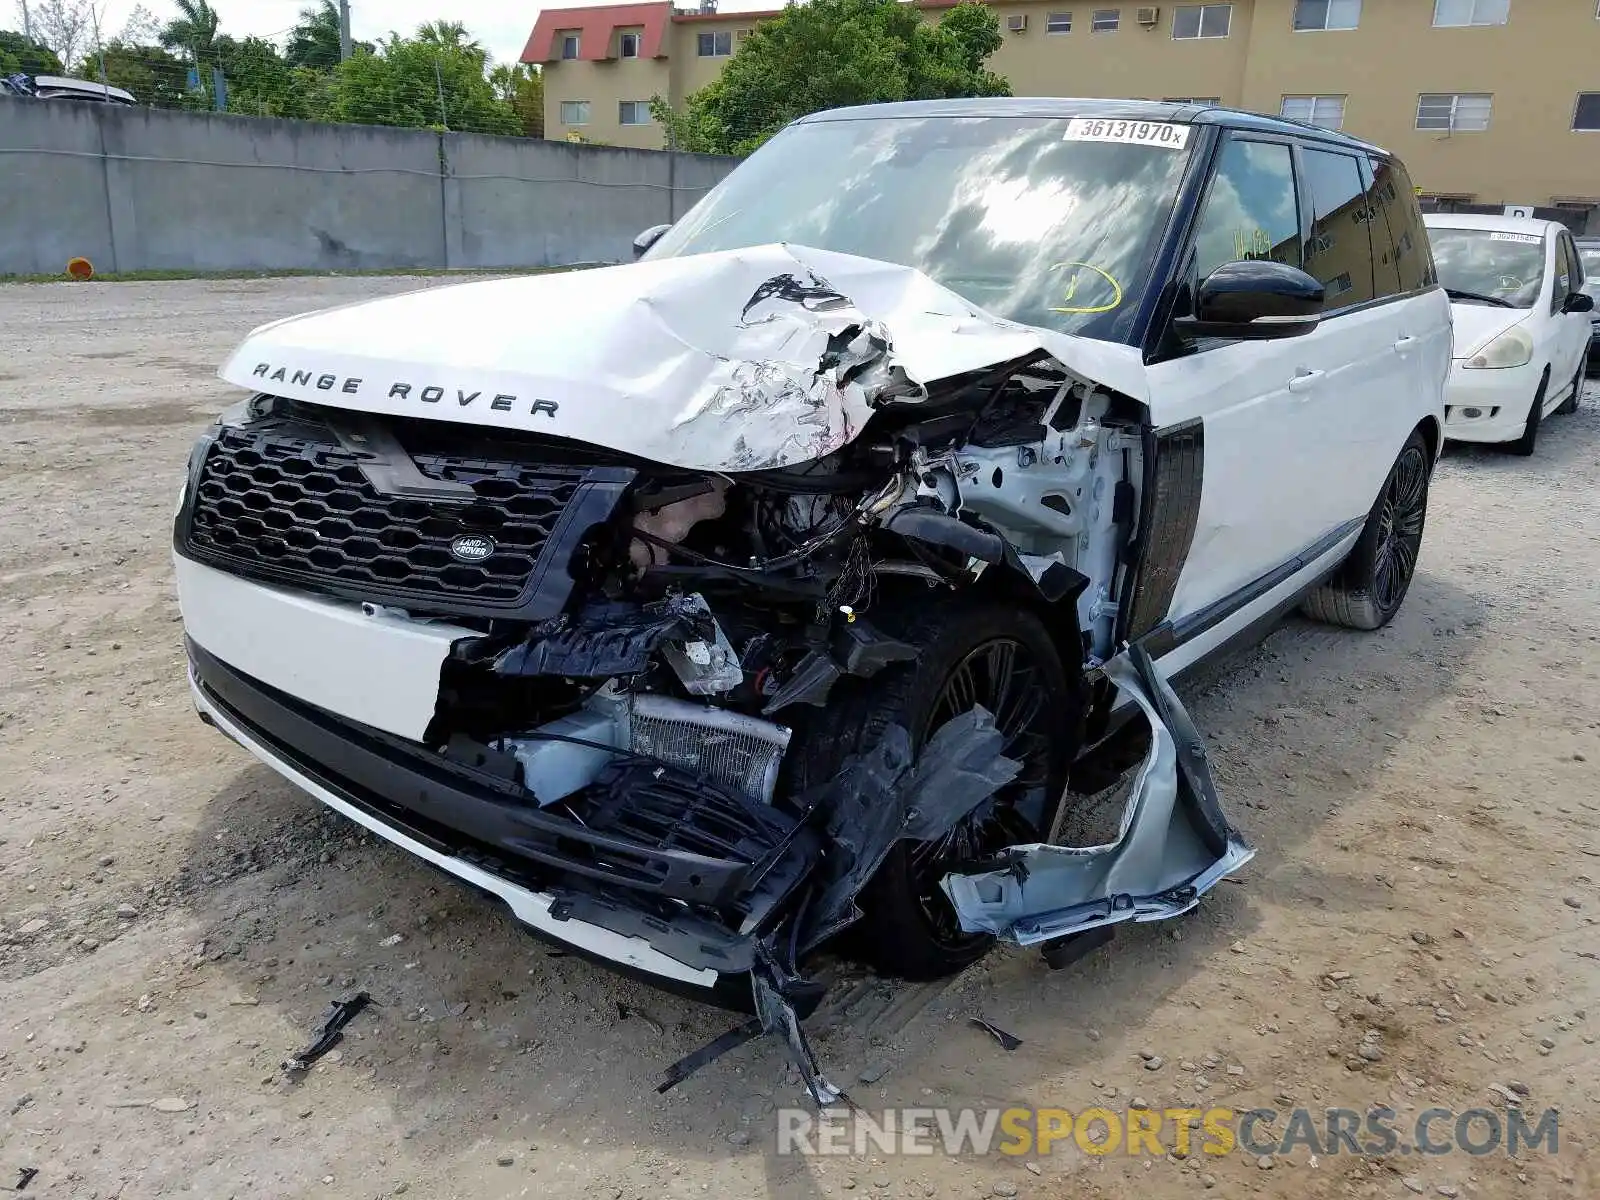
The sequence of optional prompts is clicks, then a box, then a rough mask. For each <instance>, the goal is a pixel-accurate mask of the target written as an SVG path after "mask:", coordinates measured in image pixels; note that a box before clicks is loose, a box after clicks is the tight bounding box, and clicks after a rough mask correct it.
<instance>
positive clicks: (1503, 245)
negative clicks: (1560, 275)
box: [1428, 228, 1544, 308]
mask: <svg viewBox="0 0 1600 1200" xmlns="http://www.w3.org/2000/svg"><path fill="white" fill-rule="evenodd" d="M1428 240H1429V241H1431V242H1432V243H1433V258H1434V261H1435V262H1436V263H1437V264H1438V267H1439V282H1440V283H1441V284H1442V285H1443V286H1444V287H1445V289H1446V290H1447V291H1452V292H1468V293H1471V294H1472V295H1477V296H1488V297H1491V298H1492V299H1494V300H1499V301H1503V302H1504V303H1505V304H1507V305H1509V306H1510V307H1512V308H1532V307H1533V306H1534V303H1535V302H1536V301H1537V300H1538V299H1539V291H1540V288H1541V287H1542V285H1543V284H1544V235H1542V234H1537V233H1502V232H1500V231H1499V230H1498V229H1439V228H1433V229H1430V230H1428Z"/></svg>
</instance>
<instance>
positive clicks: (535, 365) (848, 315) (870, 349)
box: [221, 244, 1146, 471]
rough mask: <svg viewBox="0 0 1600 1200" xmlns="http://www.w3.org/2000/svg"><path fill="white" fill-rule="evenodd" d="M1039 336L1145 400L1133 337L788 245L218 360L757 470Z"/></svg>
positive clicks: (327, 314) (436, 306) (440, 295)
mask: <svg viewBox="0 0 1600 1200" xmlns="http://www.w3.org/2000/svg"><path fill="white" fill-rule="evenodd" d="M1041 350H1043V351H1047V352H1048V353H1050V354H1051V355H1052V356H1054V357H1055V358H1056V359H1057V360H1058V361H1060V362H1061V363H1062V364H1063V365H1064V366H1065V367H1066V368H1067V369H1068V370H1069V371H1070V372H1071V373H1072V374H1074V375H1075V376H1076V377H1078V378H1079V379H1081V380H1082V381H1084V382H1094V383H1099V384H1102V385H1104V386H1106V387H1109V388H1113V389H1116V390H1119V391H1122V392H1124V393H1125V394H1127V395H1129V396H1131V397H1133V398H1134V399H1136V400H1143V399H1144V398H1145V396H1144V393H1145V391H1146V389H1145V386H1144V382H1143V375H1142V373H1141V370H1140V363H1139V357H1138V353H1137V351H1135V350H1133V349H1132V348H1130V347H1126V346H1119V345H1113V344H1111V343H1108V342H1096V341H1091V340H1088V339H1085V338H1077V337H1071V336H1068V335H1066V334H1059V333H1054V332H1052V331H1050V330H1045V329H1038V328H1034V327H1031V326H1025V325H1019V324H1016V323H1013V322H1010V321H1004V320H1001V319H999V318H997V317H994V316H992V315H990V314H989V313H987V312H984V311H983V310H982V309H979V308H976V307H974V306H973V305H972V304H970V303H968V302H967V301H966V300H964V299H963V298H962V297H960V296H958V295H957V294H956V293H954V292H952V291H950V290H949V289H948V288H945V287H943V286H941V285H940V284H938V283H935V282H934V281H933V280H932V279H930V278H928V277H927V276H926V275H923V274H922V273H921V272H919V271H916V270H914V269H912V268H910V267H904V266H899V265H897V264H893V263H885V262H879V261H877V260H875V259H870V258H860V257H857V256H855V255H849V254H838V253H834V252H832V251H823V250H815V249H810V248H808V247H803V246H789V245H778V244H774V245H767V246H755V247H750V248H747V249H741V250H730V251H722V252H718V253H714V254H700V255H691V256H687V257H683V258H667V259H660V260H646V261H643V262H636V263H627V264H624V265H622V266H615V267H601V268H597V269H593V270H579V271H565V272H558V273H553V274H546V275H528V276H516V277H509V278H504V279H494V280H486V281H480V282H474V283H464V284H453V285H448V286H444V287H434V288H427V289H424V290H421V291H415V292H409V293H405V294H402V295H397V296H390V297H386V298H384V299H380V300H373V301H367V302H364V303H359V304H352V305H347V306H344V307H341V308H334V309H327V310H324V311H322V312H315V313H308V314H305V315H303V316H298V317H291V318H289V319H287V320H282V321H277V322H274V323H272V324H269V325H264V326H262V327H261V328H259V329H257V330H255V331H254V332H253V333H251V334H250V335H249V337H247V338H246V339H245V341H244V343H243V344H242V345H241V346H240V347H239V349H238V350H237V351H236V352H235V353H234V355H233V357H232V358H231V359H230V360H229V362H228V363H227V364H226V365H225V366H224V367H223V369H222V371H221V375H222V378H223V379H225V380H227V381H228V382H230V383H234V384H237V385H239V386H241V387H247V388H252V389H255V390H257V391H265V392H270V393H272V394H274V395H281V396H286V397H289V398H291V399H296V400H304V401H309V402H311V403H314V404H322V405H327V406H331V407H337V408H345V409H351V410H355V411H363V412H372V413H380V414H389V415H395V416H412V417H415V416H435V417H437V418H439V419H441V420H450V421H456V422H464V423H468V424H477V425H484V426H498V427H501V428H506V429H522V430H528V431H532V432H538V433H543V434H546V435H549V436H553V437H559V438H566V439H570V440H572V441H576V442H586V443H589V444H591V445H598V446H604V447H607V448H608V449H611V450H615V451H619V452H621V453H623V454H628V455H631V456H634V457H636V458H641V459H647V460H650V461H653V462H658V463H663V464H666V465H669V466H674V467H680V468H684V469H689V470H710V471H748V470H759V469H762V468H769V467H791V466H795V465H798V464H800V463H803V462H808V461H811V460H814V459H817V458H820V457H823V456H825V455H827V454H829V453H832V452H834V451H836V450H838V449H840V448H841V447H843V446H845V445H847V444H848V443H850V442H851V441H853V440H854V439H855V438H856V437H857V436H858V435H859V434H860V433H861V430H862V428H863V427H864V426H865V424H866V422H867V420H868V418H869V417H871V415H872V413H873V412H874V411H875V410H876V409H877V408H878V407H879V406H881V405H883V404H886V403H889V402H896V403H909V404H916V403H918V402H920V401H922V400H923V399H925V398H926V395H927V387H928V385H930V384H933V383H936V382H939V381H941V380H945V379H949V378H951V377H953V376H957V375H962V374H965V373H967V372H972V371H978V370H982V369H984V368H988V367H992V366H994V365H996V364H1000V363H1006V362H1011V361H1014V360H1018V359H1021V358H1023V357H1024V356H1028V355H1032V354H1036V353H1038V352H1039V351H1041Z"/></svg>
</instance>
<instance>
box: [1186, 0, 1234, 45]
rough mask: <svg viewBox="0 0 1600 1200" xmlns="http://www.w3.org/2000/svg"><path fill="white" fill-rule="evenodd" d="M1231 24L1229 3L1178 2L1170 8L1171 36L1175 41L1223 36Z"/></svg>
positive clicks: (1225, 35) (1231, 17) (1231, 13)
mask: <svg viewBox="0 0 1600 1200" xmlns="http://www.w3.org/2000/svg"><path fill="white" fill-rule="evenodd" d="M1232 24H1233V5H1231V4H1180V5H1178V6H1177V7H1176V8H1175V9H1173V10H1172V36H1173V38H1174V40H1176V41H1188V40H1190V39H1191V38H1225V37H1227V36H1228V27H1229V26H1230V25H1232Z"/></svg>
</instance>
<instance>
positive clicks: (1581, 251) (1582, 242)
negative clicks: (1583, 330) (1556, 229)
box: [1577, 237, 1600, 374]
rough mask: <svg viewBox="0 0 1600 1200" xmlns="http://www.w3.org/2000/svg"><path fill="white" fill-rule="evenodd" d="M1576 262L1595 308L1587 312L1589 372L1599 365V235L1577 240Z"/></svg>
mask: <svg viewBox="0 0 1600 1200" xmlns="http://www.w3.org/2000/svg"><path fill="white" fill-rule="evenodd" d="M1577 246H1578V262H1579V263H1580V264H1581V265H1582V267H1583V290H1584V291H1585V292H1587V293H1588V294H1589V295H1591V296H1593V297H1594V302H1595V310H1594V311H1593V312H1591V313H1590V314H1589V329H1590V334H1589V373H1590V374H1594V372H1595V369H1596V368H1597V367H1600V237H1592V238H1590V237H1585V238H1579V239H1578V240H1577Z"/></svg>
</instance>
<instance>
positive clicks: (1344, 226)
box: [1301, 148, 1372, 311]
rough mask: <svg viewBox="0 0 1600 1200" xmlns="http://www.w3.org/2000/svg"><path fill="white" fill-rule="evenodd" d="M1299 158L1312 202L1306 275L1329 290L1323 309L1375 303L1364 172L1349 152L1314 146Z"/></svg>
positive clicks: (1303, 150) (1305, 150) (1303, 151)
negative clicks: (1327, 149) (1336, 152)
mask: <svg viewBox="0 0 1600 1200" xmlns="http://www.w3.org/2000/svg"><path fill="white" fill-rule="evenodd" d="M1301 154H1302V159H1301V161H1302V162H1303V163H1304V164H1305V183H1306V191H1307V193H1308V194H1309V195H1310V198H1311V237H1310V240H1309V241H1307V242H1306V258H1305V269H1306V272H1307V273H1308V274H1310V275H1311V276H1313V277H1314V278H1315V279H1316V280H1317V281H1318V282H1319V283H1321V284H1322V286H1323V287H1324V288H1326V289H1327V299H1326V300H1325V301H1324V302H1323V309H1324V310H1325V311H1326V310H1331V309H1336V308H1348V307H1349V306H1350V305H1352V304H1363V303H1365V302H1366V301H1368V300H1371V299H1372V244H1371V242H1370V241H1369V240H1368V237H1367V224H1368V221H1367V204H1366V200H1367V197H1366V189H1365V188H1363V187H1362V184H1361V168H1360V166H1359V165H1358V164H1357V162H1356V160H1355V159H1354V158H1352V157H1351V156H1350V155H1348V154H1332V153H1329V152H1328V151H1326V150H1312V149H1310V148H1304V149H1302V151H1301Z"/></svg>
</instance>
